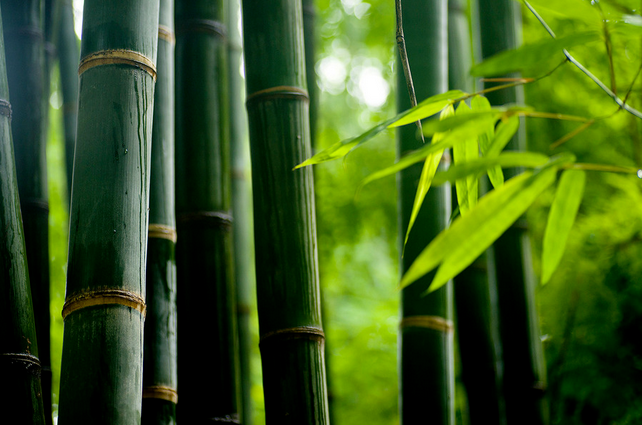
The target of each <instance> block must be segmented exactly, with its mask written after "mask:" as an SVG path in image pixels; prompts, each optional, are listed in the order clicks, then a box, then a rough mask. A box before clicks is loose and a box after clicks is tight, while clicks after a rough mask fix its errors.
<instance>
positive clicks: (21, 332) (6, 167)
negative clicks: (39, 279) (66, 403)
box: [0, 20, 45, 425]
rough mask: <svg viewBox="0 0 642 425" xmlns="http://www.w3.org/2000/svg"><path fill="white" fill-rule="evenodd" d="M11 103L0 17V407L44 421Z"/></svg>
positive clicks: (25, 420)
mask: <svg viewBox="0 0 642 425" xmlns="http://www.w3.org/2000/svg"><path fill="white" fill-rule="evenodd" d="M11 112H12V109H11V104H10V103H9V89H8V85H7V69H6V66H5V58H4V37H3V36H2V21H1V20H0V322H1V323H2V326H0V376H1V377H2V382H3V385H2V386H0V411H1V412H2V416H3V417H4V418H5V419H7V420H11V421H13V422H15V423H20V424H27V425H41V424H44V423H45V409H44V407H43V398H42V387H41V381H40V374H41V364H40V360H39V359H38V344H37V338H36V327H35V322H34V315H33V307H32V301H31V289H30V285H29V271H28V269H27V257H26V250H25V242H24V234H23V230H22V217H21V214H20V200H19V196H18V183H17V177H16V169H15V164H14V154H13V143H12V141H11Z"/></svg>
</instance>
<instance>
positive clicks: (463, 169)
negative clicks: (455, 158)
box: [432, 152, 549, 186]
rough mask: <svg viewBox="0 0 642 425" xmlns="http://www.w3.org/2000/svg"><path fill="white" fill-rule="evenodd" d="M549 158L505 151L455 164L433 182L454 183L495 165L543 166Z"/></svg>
mask: <svg viewBox="0 0 642 425" xmlns="http://www.w3.org/2000/svg"><path fill="white" fill-rule="evenodd" d="M548 160H549V158H548V157H547V156H546V155H544V154H541V153H536V152H504V153H501V154H499V155H498V156H494V157H491V158H488V157H482V158H479V159H476V160H474V161H470V162H466V163H464V164H460V165H453V166H451V167H450V168H449V169H448V170H446V171H442V172H439V173H437V174H435V177H434V178H433V180H432V184H433V186H438V185H441V184H444V183H446V182H450V183H452V182H454V181H456V180H458V179H462V178H465V177H467V176H471V175H472V176H479V175H480V174H481V173H484V172H486V171H488V170H490V169H491V168H495V167H500V168H501V167H503V168H510V167H526V168H536V167H541V166H542V165H544V164H546V163H547V162H548Z"/></svg>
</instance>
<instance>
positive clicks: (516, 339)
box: [478, 0, 548, 425]
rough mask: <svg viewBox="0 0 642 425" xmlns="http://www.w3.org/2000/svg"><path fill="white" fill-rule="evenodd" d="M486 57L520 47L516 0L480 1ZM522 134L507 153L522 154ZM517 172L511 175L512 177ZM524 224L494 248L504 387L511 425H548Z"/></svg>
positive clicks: (512, 97)
mask: <svg viewBox="0 0 642 425" xmlns="http://www.w3.org/2000/svg"><path fill="white" fill-rule="evenodd" d="M478 1H479V19H480V28H481V46H482V56H483V57H484V58H487V57H489V56H491V55H493V54H495V53H498V52H500V51H503V50H506V49H510V48H514V47H516V46H518V45H519V44H520V42H521V16H520V11H519V4H517V3H516V2H514V1H512V0H478ZM488 99H489V100H490V102H491V104H494V105H499V104H505V103H516V102H517V103H522V102H523V91H522V90H521V88H520V87H516V88H512V89H508V90H501V91H496V92H493V93H489V94H488ZM525 148H526V139H525V132H524V131H523V126H522V127H521V131H520V132H519V133H518V134H517V135H516V136H515V137H514V138H513V140H512V141H511V142H510V143H509V145H508V147H507V149H510V150H524V149H525ZM518 171H519V170H507V172H506V173H505V174H506V178H510V177H512V176H513V175H515V173H517V172H518ZM525 230H526V226H525V222H524V221H523V220H522V221H519V222H518V223H517V224H516V225H514V226H512V227H511V228H510V229H509V230H508V231H506V233H505V234H504V235H503V236H502V237H500V238H499V240H497V242H495V244H494V249H495V264H496V270H497V288H498V301H499V303H498V306H499V317H500V337H501V341H502V356H503V361H504V375H503V387H504V395H505V400H506V418H507V421H508V424H533V425H535V424H537V425H539V424H544V423H548V411H547V406H546V399H545V389H546V372H545V365H544V356H543V352H542V343H541V340H540V330H539V323H538V318H537V308H536V305H535V279H534V275H533V271H532V265H531V251H530V241H529V237H528V234H527V233H526V231H525Z"/></svg>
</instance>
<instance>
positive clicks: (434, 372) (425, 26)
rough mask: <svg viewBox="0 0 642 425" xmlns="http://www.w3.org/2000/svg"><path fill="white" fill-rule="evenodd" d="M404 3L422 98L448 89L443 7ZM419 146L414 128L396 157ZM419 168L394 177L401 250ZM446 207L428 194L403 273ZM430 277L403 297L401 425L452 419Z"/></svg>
mask: <svg viewBox="0 0 642 425" xmlns="http://www.w3.org/2000/svg"><path fill="white" fill-rule="evenodd" d="M401 5H402V10H403V15H402V16H403V29H404V33H405V40H406V50H407V52H408V58H409V64H410V70H411V72H412V75H413V77H414V85H415V92H416V94H417V99H418V100H422V99H424V98H427V97H429V96H431V95H434V94H437V93H442V92H444V91H446V90H447V88H448V56H447V55H448V53H447V48H448V46H447V2H446V0H430V1H425V0H404V1H402V2H401ZM397 75H398V89H397V90H398V91H397V93H398V94H397V95H398V109H399V110H400V111H401V110H405V109H408V108H409V107H410V106H411V105H410V97H409V95H408V92H407V90H406V81H405V78H404V73H403V72H402V71H401V69H399V70H398V71H397ZM421 146H422V141H421V139H419V138H418V137H417V128H416V127H415V126H413V125H409V126H405V127H402V128H401V129H400V130H399V131H398V133H397V151H398V156H401V155H403V154H404V153H406V152H408V151H410V150H414V149H417V148H419V147H421ZM446 158H449V156H447V157H446ZM422 166H423V164H418V165H416V166H414V167H410V168H408V169H406V170H404V171H402V172H401V173H399V174H398V178H397V182H398V189H399V235H400V244H399V246H400V252H401V249H402V248H403V241H404V235H405V234H406V229H407V228H408V223H409V220H410V213H411V211H412V206H413V201H414V198H415V194H416V191H417V182H418V181H419V176H420V175H421V170H422ZM443 166H444V165H442V167H443ZM450 209H451V197H450V187H449V186H440V187H433V188H431V189H430V191H429V192H428V194H427V196H426V199H425V200H424V204H423V206H422V208H421V211H420V213H419V216H418V217H417V221H416V223H415V225H414V227H413V230H412V232H411V233H410V236H409V238H408V242H407V244H406V247H405V255H404V256H403V257H402V258H401V259H400V264H401V272H402V273H403V272H405V271H406V270H407V269H408V267H410V264H412V262H413V260H414V259H415V258H416V257H417V255H419V253H420V252H421V251H422V250H423V249H424V248H425V247H426V244H427V242H429V241H430V240H431V239H432V238H434V237H435V236H436V235H437V234H438V233H439V232H440V231H441V230H443V229H444V228H445V227H446V225H447V220H448V217H449V216H450ZM432 276H433V275H432V274H431V275H428V276H426V277H424V278H423V279H421V280H420V281H417V282H415V283H413V284H412V285H411V286H409V287H407V288H405V289H404V290H403V291H402V293H401V323H400V330H399V368H400V369H399V379H400V384H399V388H400V396H399V397H400V400H399V405H400V416H401V423H402V424H404V425H408V424H415V423H417V424H418V423H426V422H427V421H429V422H430V423H434V424H443V425H449V424H454V420H455V412H454V348H453V323H452V314H453V311H452V310H453V296H452V284H450V283H448V284H447V285H445V286H444V287H442V288H441V289H439V290H437V291H435V292H433V293H431V294H429V295H426V296H424V295H423V293H424V292H425V291H426V289H427V288H428V285H429V284H430V282H431V280H432Z"/></svg>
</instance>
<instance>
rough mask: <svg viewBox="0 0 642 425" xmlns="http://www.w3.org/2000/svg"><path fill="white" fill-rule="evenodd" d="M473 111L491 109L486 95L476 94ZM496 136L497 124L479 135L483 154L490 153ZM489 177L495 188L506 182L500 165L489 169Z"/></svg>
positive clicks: (471, 103) (472, 101)
mask: <svg viewBox="0 0 642 425" xmlns="http://www.w3.org/2000/svg"><path fill="white" fill-rule="evenodd" d="M470 105H471V107H472V109H473V111H488V110H490V109H491V106H490V102H489V101H488V99H487V98H486V97H484V96H475V97H473V99H472V100H471V102H470ZM494 137H495V126H494V125H487V126H486V131H485V132H484V133H482V134H480V135H479V138H478V143H479V150H480V151H481V154H482V156H485V155H486V154H487V153H488V149H489V148H490V145H491V143H492V141H493V138H494ZM488 179H489V180H490V183H491V184H492V185H493V187H494V188H495V189H497V188H498V187H500V186H501V185H503V184H504V173H503V172H502V169H501V167H500V166H496V167H492V168H489V169H488Z"/></svg>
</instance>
